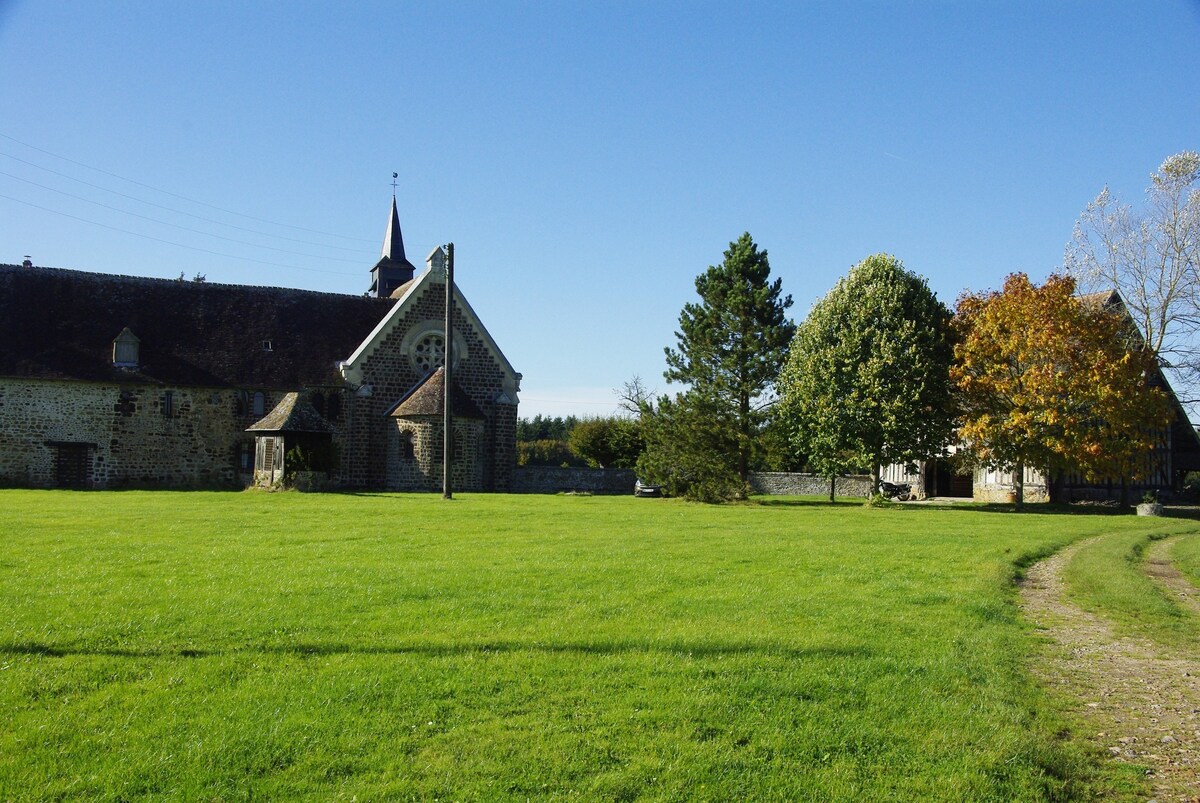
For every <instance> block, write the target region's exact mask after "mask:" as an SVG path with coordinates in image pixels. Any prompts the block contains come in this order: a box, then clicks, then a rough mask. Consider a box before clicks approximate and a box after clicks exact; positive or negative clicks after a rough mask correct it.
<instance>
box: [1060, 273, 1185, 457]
mask: <svg viewBox="0 0 1200 803" xmlns="http://www.w3.org/2000/svg"><path fill="white" fill-rule="evenodd" d="M1079 302H1080V303H1081V304H1083V306H1085V307H1087V308H1089V309H1095V310H1099V309H1107V310H1109V311H1111V312H1113V313H1114V314H1116V315H1120V316H1121V317H1122V318H1124V319H1125V322H1126V324H1127V326H1128V327H1129V331H1130V333H1131V336H1133V337H1135V338H1136V342H1137V343H1138V344H1139V345H1138V348H1141V347H1143V346H1144V344H1145V340H1144V336H1143V334H1142V331H1141V329H1140V328H1138V325H1137V322H1136V321H1135V320H1134V319H1133V315H1131V314H1130V312H1129V308H1128V307H1127V306H1126V305H1125V299H1124V298H1122V297H1121V294H1120V293H1119V292H1118V291H1116V290H1113V289H1109V290H1100V291H1098V292H1095V293H1083V294H1081V295H1080V296H1079ZM1150 384H1151V385H1153V386H1157V387H1160V388H1162V389H1163V390H1165V391H1166V393H1167V397H1168V398H1169V399H1170V401H1171V405H1172V406H1173V407H1174V408H1175V420H1174V421H1173V422H1172V423H1171V425H1170V426H1171V440H1172V443H1173V444H1174V445H1175V465H1176V467H1178V468H1181V469H1189V470H1200V434H1197V432H1196V429H1195V427H1193V426H1192V422H1191V419H1189V418H1188V414H1187V410H1186V409H1185V408H1184V406H1183V403H1182V402H1180V401H1179V396H1177V395H1176V393H1175V389H1174V388H1172V387H1171V383H1170V382H1169V381H1167V376H1166V374H1165V373H1163V370H1162V367H1161V366H1159V367H1156V368H1155V376H1154V377H1152V378H1151V382H1150Z"/></svg>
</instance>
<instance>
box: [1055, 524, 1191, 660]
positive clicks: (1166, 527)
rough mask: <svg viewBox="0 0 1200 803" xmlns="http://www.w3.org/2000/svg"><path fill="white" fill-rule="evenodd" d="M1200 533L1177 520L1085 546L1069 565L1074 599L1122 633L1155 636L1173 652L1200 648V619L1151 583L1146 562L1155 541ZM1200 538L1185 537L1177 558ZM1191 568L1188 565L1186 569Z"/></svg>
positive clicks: (1069, 586) (1107, 537) (1068, 581)
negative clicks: (1199, 638)
mask: <svg viewBox="0 0 1200 803" xmlns="http://www.w3.org/2000/svg"><path fill="white" fill-rule="evenodd" d="M1196 529H1197V526H1196V525H1195V524H1194V523H1193V524H1192V525H1191V526H1190V527H1188V526H1187V525H1186V524H1181V523H1179V522H1171V523H1163V524H1160V525H1150V526H1148V527H1147V529H1145V530H1144V531H1141V532H1137V531H1135V532H1118V533H1113V534H1111V535H1107V536H1105V537H1103V538H1099V539H1096V540H1095V541H1093V542H1091V543H1089V544H1087V545H1085V546H1084V547H1083V548H1081V549H1080V550H1079V551H1078V552H1077V553H1076V554H1075V556H1074V558H1073V559H1072V560H1071V561H1070V562H1069V563H1068V565H1067V567H1066V570H1065V572H1064V579H1065V580H1066V582H1067V586H1068V589H1069V592H1070V594H1071V597H1072V598H1073V599H1074V600H1075V601H1076V602H1078V603H1079V605H1080V607H1082V608H1084V609H1086V610H1090V611H1093V612H1095V613H1098V614H1100V615H1102V616H1104V617H1105V618H1106V619H1108V620H1109V621H1110V622H1112V623H1113V624H1114V625H1115V626H1116V629H1117V631H1118V632H1119V633H1123V634H1126V635H1134V636H1142V637H1145V638H1149V639H1151V640H1152V641H1156V642H1158V643H1160V644H1162V645H1164V646H1167V647H1170V648H1172V649H1188V650H1194V649H1195V648H1196V642H1197V634H1198V633H1200V618H1198V617H1196V616H1195V615H1194V614H1192V613H1190V612H1189V611H1187V610H1186V609H1185V608H1183V607H1182V606H1181V605H1180V604H1179V602H1178V601H1177V600H1176V599H1175V598H1174V597H1173V595H1171V594H1170V593H1169V592H1168V591H1167V590H1166V589H1164V588H1163V587H1162V586H1160V585H1159V584H1157V583H1155V582H1154V581H1153V580H1151V579H1150V577H1149V576H1148V575H1147V574H1146V572H1145V570H1144V566H1143V562H1144V559H1145V553H1146V550H1148V549H1149V548H1150V544H1151V543H1152V542H1153V541H1155V540H1157V539H1159V538H1164V537H1166V536H1168V535H1171V534H1172V533H1177V532H1181V531H1192V532H1194V531H1195V530H1196ZM1196 540H1197V539H1196V538H1195V537H1189V538H1185V539H1183V540H1182V541H1181V542H1180V543H1179V544H1177V545H1176V547H1175V550H1174V553H1175V554H1173V555H1172V557H1173V558H1176V559H1177V555H1178V554H1179V550H1180V548H1181V547H1185V545H1186V544H1189V543H1191V542H1194V541H1196ZM1185 554H1186V549H1185ZM1186 565H1187V563H1186V561H1184V562H1183V563H1181V564H1180V568H1181V569H1183V568H1185V567H1186Z"/></svg>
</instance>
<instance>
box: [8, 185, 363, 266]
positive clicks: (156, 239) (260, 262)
mask: <svg viewBox="0 0 1200 803" xmlns="http://www.w3.org/2000/svg"><path fill="white" fill-rule="evenodd" d="M0 198H4V199H5V200H8V201H14V202H16V203H19V204H24V205H25V206H29V207H32V208H34V209H38V210H40V211H42V212H49V213H50V214H52V215H61V216H62V217H67V218H71V219H72V220H78V221H80V222H81V223H88V224H90V225H92V226H99V227H100V228H102V229H109V230H110V231H115V232H120V233H121V234H131V235H133V236H134V237H141V238H142V239H144V240H153V241H154V242H156V243H163V244H165V245H173V246H175V247H176V248H186V249H187V250H189V251H199V252H200V253H202V254H211V255H212V256H218V257H224V258H226V259H237V260H241V261H242V262H254V263H256V264H258V265H269V266H270V267H273V268H284V269H286V270H302V271H307V272H309V273H332V274H335V275H337V276H355V275H357V274H355V273H350V272H348V271H342V270H321V269H320V268H302V267H300V266H299V265H284V264H283V263H281V262H267V261H266V260H264V259H254V258H253V257H241V256H237V255H236V254H224V253H221V252H220V251H211V250H209V249H207V248H200V247H199V246H195V245H185V244H183V243H177V242H173V241H171V240H164V239H162V238H161V237H152V236H150V235H149V234H141V233H140V232H136V231H129V230H128V229H122V228H118V227H117V226H110V225H108V224H107V223H100V222H98V221H95V220H88V219H87V218H83V217H79V216H77V215H71V214H68V213H66V212H60V211H58V210H57V209H48V208H47V207H44V206H38V205H37V204H34V203H30V202H29V201H25V200H22V199H20V198H13V197H12V196H11V195H0Z"/></svg>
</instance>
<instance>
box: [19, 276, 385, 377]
mask: <svg viewBox="0 0 1200 803" xmlns="http://www.w3.org/2000/svg"><path fill="white" fill-rule="evenodd" d="M394 303H395V302H394V301H391V300H389V299H380V298H368V297H364V296H350V295H337V294H333V293H315V292H311V291H307V290H290V289H284V288H276V287H249V286H243V285H228V284H216V283H209V282H193V281H178V280H172V279H147V278H141V277H134V276H113V275H108V274H101V273H85V272H82V271H74V270H62V269H58V268H36V267H35V268H26V267H21V266H17V265H0V376H16V377H30V378H41V379H82V380H93V381H113V382H120V381H125V382H128V381H142V382H161V383H165V384H177V385H201V386H207V387H278V388H287V387H301V386H304V385H309V384H323V383H329V382H337V381H338V374H337V369H336V363H337V362H338V361H339V360H345V359H347V358H348V357H349V356H350V355H351V354H352V353H353V352H354V350H355V349H356V348H357V347H358V345H359V344H360V343H361V342H362V341H363V340H364V339H365V338H366V337H367V336H368V335H369V334H370V333H371V331H372V330H373V329H374V327H375V325H376V324H377V323H379V321H380V320H381V319H382V318H383V317H384V315H386V314H387V311H388V310H389V309H390V308H391V306H392V305H393V304H394ZM127 327H128V329H129V330H130V332H132V333H133V334H134V335H136V336H137V338H138V339H139V341H140V344H139V346H140V353H139V359H138V365H137V368H116V367H114V366H113V364H112V356H113V355H112V343H113V339H114V338H115V337H116V336H117V335H118V334H120V333H121V331H122V330H123V329H125V328H127Z"/></svg>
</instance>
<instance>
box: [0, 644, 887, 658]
mask: <svg viewBox="0 0 1200 803" xmlns="http://www.w3.org/2000/svg"><path fill="white" fill-rule="evenodd" d="M516 653H530V654H538V653H542V654H566V655H579V656H597V657H604V656H616V655H637V654H644V655H675V656H680V657H684V656H686V657H690V658H716V657H726V656H738V655H751V656H764V657H765V656H776V657H781V658H786V659H789V660H804V659H814V658H867V657H870V656H871V655H872V654H873V653H874V651H873V650H870V649H867V648H866V647H865V646H862V645H820V646H815V647H785V646H780V645H771V644H749V643H730V644H692V643H687V642H676V643H667V644H651V643H648V642H647V643H643V642H632V641H631V642H617V641H609V642H588V643H569V642H568V643H562V644H544V643H531V642H520V641H480V642H464V643H452V644H394V645H388V644H347V643H344V642H299V643H296V644H266V645H261V646H245V647H231V648H226V649H220V648H217V649H203V648H196V647H182V648H174V647H162V648H155V649H131V648H117V647H112V648H110V647H95V648H93V647H70V646H61V645H55V644H49V643H45V642H29V641H25V642H10V643H7V644H0V654H10V655H31V656H42V657H47V658H69V657H76V656H93V657H96V656H98V657H106V658H218V657H227V656H233V655H262V654H269V655H298V656H327V655H414V656H419V657H427V658H443V657H454V656H484V655H488V654H516Z"/></svg>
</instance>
